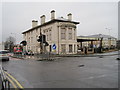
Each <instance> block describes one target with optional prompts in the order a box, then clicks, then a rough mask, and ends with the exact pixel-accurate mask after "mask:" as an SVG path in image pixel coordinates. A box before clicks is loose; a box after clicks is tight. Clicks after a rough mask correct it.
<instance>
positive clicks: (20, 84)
mask: <svg viewBox="0 0 120 90" xmlns="http://www.w3.org/2000/svg"><path fill="white" fill-rule="evenodd" d="M4 72H5V71H4ZM5 73H6V74H7V75H8V76H9V77H10V78H12V79H13V80H14V81H15V82H16V84H17V85H18V86H19V87H20V88H21V89H23V86H22V85H21V84H20V83H19V82H18V81H17V80H16V79H15V78H14V77H13V76H11V75H10V74H9V73H7V72H5Z"/></svg>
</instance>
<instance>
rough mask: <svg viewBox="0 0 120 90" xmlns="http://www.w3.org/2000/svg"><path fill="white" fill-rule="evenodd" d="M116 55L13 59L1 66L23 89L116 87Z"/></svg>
mask: <svg viewBox="0 0 120 90" xmlns="http://www.w3.org/2000/svg"><path fill="white" fill-rule="evenodd" d="M116 58H117V55H114V56H105V57H103V58H99V57H64V58H59V59H56V60H55V61H35V60H21V59H18V60H16V59H12V58H11V60H10V61H9V62H3V63H2V66H3V67H4V68H5V69H6V70H7V71H8V73H10V74H11V75H12V76H14V77H15V78H16V79H17V80H18V81H19V82H20V83H21V84H22V85H23V86H24V88H117V87H118V61H117V60H116ZM80 66H83V67H80Z"/></svg>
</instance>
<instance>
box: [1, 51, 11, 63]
mask: <svg viewBox="0 0 120 90" xmlns="http://www.w3.org/2000/svg"><path fill="white" fill-rule="evenodd" d="M8 53H9V51H7V50H0V61H9V55H8Z"/></svg>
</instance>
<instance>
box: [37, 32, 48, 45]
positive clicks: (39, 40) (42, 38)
mask: <svg viewBox="0 0 120 90" xmlns="http://www.w3.org/2000/svg"><path fill="white" fill-rule="evenodd" d="M37 41H38V42H42V43H45V42H46V36H45V35H43V34H42V35H41V36H39V39H37Z"/></svg>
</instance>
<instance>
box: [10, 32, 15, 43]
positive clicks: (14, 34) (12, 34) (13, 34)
mask: <svg viewBox="0 0 120 90" xmlns="http://www.w3.org/2000/svg"><path fill="white" fill-rule="evenodd" d="M11 35H15V44H16V33H11Z"/></svg>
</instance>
